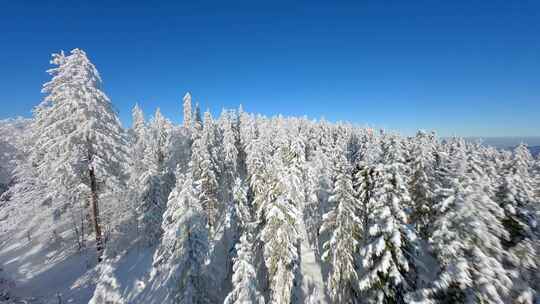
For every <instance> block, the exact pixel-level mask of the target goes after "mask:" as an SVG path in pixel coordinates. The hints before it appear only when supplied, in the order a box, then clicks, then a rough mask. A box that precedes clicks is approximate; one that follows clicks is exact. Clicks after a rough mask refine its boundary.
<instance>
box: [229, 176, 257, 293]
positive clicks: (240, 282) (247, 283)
mask: <svg viewBox="0 0 540 304" xmlns="http://www.w3.org/2000/svg"><path fill="white" fill-rule="evenodd" d="M233 199H234V206H235V210H236V211H235V214H236V216H237V218H238V221H239V228H240V229H241V231H240V235H241V236H240V239H239V242H238V243H237V244H236V257H235V258H234V259H233V261H234V264H233V276H232V285H233V290H232V291H231V292H229V294H228V295H227V297H226V298H225V303H226V304H233V303H238V304H239V303H259V304H263V303H264V297H263V296H262V295H261V293H260V292H259V290H258V282H257V270H256V268H255V259H254V250H253V247H254V244H256V242H255V239H254V235H253V232H254V228H255V227H254V223H253V220H252V219H253V211H252V210H251V206H250V205H248V202H247V189H246V187H245V186H244V185H243V184H242V181H241V180H240V178H237V179H236V181H235V184H234V188H233Z"/></svg>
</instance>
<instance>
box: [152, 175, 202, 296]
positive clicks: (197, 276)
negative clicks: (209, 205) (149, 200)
mask: <svg viewBox="0 0 540 304" xmlns="http://www.w3.org/2000/svg"><path fill="white" fill-rule="evenodd" d="M177 174H178V178H177V183H176V187H175V188H174V190H173V191H172V192H171V194H170V196H169V200H168V202H167V210H166V211H165V213H164V214H163V225H162V229H163V231H164V233H163V238H162V239H161V243H160V245H159V247H158V249H157V251H156V254H155V255H154V263H153V266H154V270H155V271H154V273H153V275H154V276H155V275H156V273H161V274H162V275H163V276H164V281H165V282H166V283H165V284H167V288H168V290H169V292H168V297H167V299H166V303H186V304H187V303H190V304H191V303H208V302H209V301H208V299H207V297H206V294H207V292H206V288H205V285H204V278H203V267H204V262H205V260H206V257H207V255H208V247H209V245H208V230H207V223H206V221H207V217H206V214H205V212H204V209H203V206H202V204H201V201H200V199H199V194H198V187H197V185H196V183H195V181H194V180H193V177H192V173H191V172H190V171H188V172H187V173H186V174H185V175H182V174H181V173H180V172H177Z"/></svg>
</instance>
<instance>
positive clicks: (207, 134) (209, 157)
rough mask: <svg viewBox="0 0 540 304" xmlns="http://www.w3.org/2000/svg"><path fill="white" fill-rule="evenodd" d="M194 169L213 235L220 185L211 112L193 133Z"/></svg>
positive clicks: (192, 157)
mask: <svg viewBox="0 0 540 304" xmlns="http://www.w3.org/2000/svg"><path fill="white" fill-rule="evenodd" d="M192 136H193V137H192V138H193V144H192V147H191V148H192V154H191V159H192V164H191V167H192V170H193V178H194V180H195V182H196V184H197V187H199V188H198V189H199V191H198V193H199V196H200V197H199V199H200V201H201V204H202V206H203V208H204V210H205V213H206V214H207V216H208V219H207V223H208V228H209V233H210V235H211V236H213V234H214V232H215V229H216V224H217V221H218V215H219V210H220V209H219V208H220V207H221V206H219V201H218V199H219V197H218V191H219V185H218V179H217V175H216V174H217V166H216V158H215V157H214V155H215V153H213V152H214V150H213V149H214V148H215V144H216V143H215V137H214V136H215V133H214V122H213V120H212V118H211V116H210V113H208V115H206V119H205V124H204V126H203V128H202V129H200V130H197V128H195V130H194V132H193V133H192Z"/></svg>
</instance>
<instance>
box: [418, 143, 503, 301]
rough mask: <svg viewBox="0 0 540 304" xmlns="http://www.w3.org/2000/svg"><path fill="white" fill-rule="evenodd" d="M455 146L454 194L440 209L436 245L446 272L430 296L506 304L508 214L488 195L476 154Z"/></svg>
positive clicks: (433, 240) (452, 160)
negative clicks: (503, 241) (504, 223)
mask: <svg viewBox="0 0 540 304" xmlns="http://www.w3.org/2000/svg"><path fill="white" fill-rule="evenodd" d="M467 149H468V148H467V146H466V145H465V144H464V143H463V141H462V140H458V141H455V142H453V143H451V149H450V151H451V154H450V164H449V166H448V167H449V168H450V170H451V171H450V172H449V176H448V179H449V181H450V185H451V188H450V192H449V194H448V195H446V198H445V199H444V200H442V201H440V202H439V203H438V204H437V205H435V210H438V213H439V214H437V215H436V217H437V220H436V221H435V222H434V227H433V233H432V237H431V238H430V240H429V241H430V244H431V246H432V247H433V250H434V253H435V256H436V258H437V260H438V261H439V263H440V267H441V272H440V273H439V275H438V278H437V280H436V281H435V282H434V288H433V289H432V290H430V291H429V292H428V297H432V298H434V299H435V300H437V299H438V300H442V299H451V300H452V301H454V302H459V303H463V302H465V303H469V302H480V303H506V302H507V301H508V294H509V287H510V286H511V285H512V282H511V281H510V280H509V278H508V274H507V271H506V270H505V269H504V267H503V265H502V259H503V256H504V251H503V248H502V245H501V239H504V238H506V237H507V232H506V231H505V230H504V227H503V226H502V224H501V220H502V217H503V215H504V213H503V210H502V209H501V208H500V207H499V206H498V205H497V204H496V203H495V202H494V201H492V200H491V198H490V197H489V196H488V195H487V194H486V187H485V185H483V183H484V182H485V176H484V175H483V173H482V172H481V171H478V170H479V167H478V166H477V163H476V161H475V160H474V158H475V156H474V155H473V156H471V155H470V154H471V153H474V151H469V150H467Z"/></svg>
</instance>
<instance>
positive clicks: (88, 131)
mask: <svg viewBox="0 0 540 304" xmlns="http://www.w3.org/2000/svg"><path fill="white" fill-rule="evenodd" d="M51 63H52V64H54V65H56V66H57V67H55V68H53V69H50V70H49V71H48V72H49V74H51V75H52V79H51V81H49V82H47V83H46V84H44V86H43V92H44V93H47V96H46V97H45V99H44V100H43V102H42V103H41V104H40V105H39V106H37V107H36V108H35V110H34V118H35V120H34V123H33V126H32V130H33V138H32V141H33V143H34V145H33V149H32V153H31V161H32V162H33V163H34V164H35V165H36V168H37V171H38V174H39V176H40V178H41V180H42V181H44V182H45V183H46V184H47V185H48V188H49V189H50V191H51V193H52V195H51V196H52V198H53V199H54V200H64V201H68V203H69V204H71V205H72V204H75V203H77V202H76V201H73V200H74V199H77V200H78V199H81V198H82V197H87V198H88V200H89V203H88V205H89V206H90V209H91V215H92V216H91V218H92V225H91V227H92V229H93V232H94V234H95V237H96V250H97V257H98V261H101V255H102V252H103V248H104V239H103V232H102V223H101V218H100V200H99V199H100V196H102V195H103V194H104V193H106V192H107V193H114V192H119V191H120V190H121V188H122V184H123V168H122V163H123V162H124V158H125V151H124V145H125V139H124V137H123V130H122V128H121V126H120V122H119V120H118V117H117V115H116V112H115V111H114V109H113V107H112V104H111V102H110V100H109V98H108V97H107V96H106V95H105V93H103V91H101V78H100V77H99V74H98V72H97V70H96V68H95V66H94V65H93V64H92V63H91V62H90V60H88V57H87V56H86V53H85V52H84V51H82V50H80V49H74V50H72V51H71V52H70V55H68V56H66V55H65V54H64V53H63V52H61V53H59V54H53V56H52V61H51Z"/></svg>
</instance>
